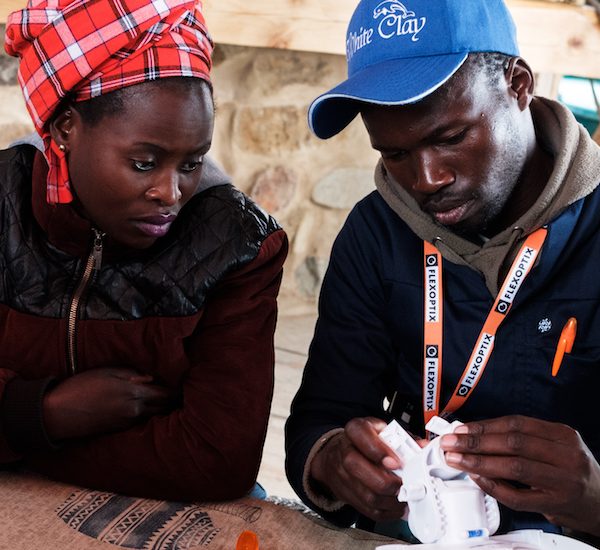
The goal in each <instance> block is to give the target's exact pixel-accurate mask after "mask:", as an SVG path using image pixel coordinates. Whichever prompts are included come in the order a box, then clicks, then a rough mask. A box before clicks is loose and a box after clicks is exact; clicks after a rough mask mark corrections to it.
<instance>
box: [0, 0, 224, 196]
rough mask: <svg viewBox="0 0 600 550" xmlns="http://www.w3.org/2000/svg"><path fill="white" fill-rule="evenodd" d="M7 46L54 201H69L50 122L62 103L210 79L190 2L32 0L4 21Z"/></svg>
mask: <svg viewBox="0 0 600 550" xmlns="http://www.w3.org/2000/svg"><path fill="white" fill-rule="evenodd" d="M5 49H6V51H7V53H8V54H9V55H13V56H17V57H19V58H20V59H21V62H20V65H19V83H20V85H21V88H22V90H23V95H24V97H25V103H26V105H27V109H28V110H29V113H30V115H31V118H32V120H33V122H34V124H35V127H36V129H37V131H38V133H39V134H40V135H41V137H42V139H43V140H44V145H45V155H46V158H47V160H48V164H49V167H50V170H49V173H48V188H47V189H48V191H47V198H48V202H49V203H51V204H55V203H67V202H70V201H71V200H72V198H73V197H72V194H71V191H70V185H69V175H68V171H67V169H66V167H67V163H66V158H65V154H64V153H63V152H62V151H60V150H59V149H58V147H57V146H56V144H55V143H52V142H51V139H50V134H49V132H48V130H47V122H48V120H49V119H50V118H51V117H52V114H53V113H54V111H55V109H56V107H57V106H58V104H59V103H60V102H61V100H62V99H63V98H64V97H66V96H70V97H71V98H72V99H73V100H75V101H84V100H86V99H90V98H93V97H97V96H99V95H102V94H105V93H108V92H111V91H114V90H117V89H120V88H124V87H126V86H132V85H134V84H139V83H142V82H146V81H150V80H157V79H159V78H167V77H173V76H189V77H196V78H202V79H204V80H207V81H208V80H210V76H209V75H210V69H211V54H212V49H213V43H212V40H211V38H210V35H209V34H208V31H207V28H206V24H205V21H204V17H203V15H202V10H201V5H200V3H199V1H197V0H196V1H195V0H75V1H73V0H30V1H29V3H28V5H27V7H26V8H25V9H23V10H19V11H16V12H13V13H12V14H11V15H10V16H9V18H8V21H7V24H6V39H5Z"/></svg>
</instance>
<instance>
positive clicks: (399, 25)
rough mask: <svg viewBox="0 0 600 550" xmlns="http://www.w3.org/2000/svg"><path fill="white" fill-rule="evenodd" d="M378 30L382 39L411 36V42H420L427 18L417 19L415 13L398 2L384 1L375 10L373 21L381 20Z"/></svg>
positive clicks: (394, 0) (393, 0)
mask: <svg viewBox="0 0 600 550" xmlns="http://www.w3.org/2000/svg"><path fill="white" fill-rule="evenodd" d="M380 17H382V19H381V21H380V22H379V27H377V30H378V32H379V36H381V38H385V39H388V38H392V36H405V35H410V37H411V40H412V41H413V42H416V41H417V40H419V37H418V36H417V35H418V34H419V33H420V32H421V30H422V29H423V27H424V26H425V23H427V18H426V17H417V16H416V15H415V12H414V11H410V10H409V9H407V8H406V6H405V5H404V4H403V3H402V2H399V1H398V0H384V1H383V2H381V3H380V4H379V5H378V6H377V7H376V8H375V9H374V10H373V19H379V18H380Z"/></svg>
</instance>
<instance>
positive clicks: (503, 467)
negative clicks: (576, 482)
mask: <svg viewBox="0 0 600 550" xmlns="http://www.w3.org/2000/svg"><path fill="white" fill-rule="evenodd" d="M446 462H447V463H448V465H449V466H452V467H455V468H457V469H460V470H464V471H466V472H468V473H470V474H476V475H478V476H482V477H484V478H488V479H505V480H510V481H517V482H519V483H522V484H525V485H527V486H532V487H542V488H545V487H553V486H555V485H556V483H557V480H560V479H561V478H565V470H564V468H558V467H554V466H552V465H549V464H544V463H542V462H537V461H535V460H529V459H526V458H523V457H519V456H490V455H476V454H460V453H454V452H450V453H446Z"/></svg>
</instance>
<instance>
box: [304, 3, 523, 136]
mask: <svg viewBox="0 0 600 550" xmlns="http://www.w3.org/2000/svg"><path fill="white" fill-rule="evenodd" d="M470 52H499V53H504V54H507V55H510V56H517V55H519V49H518V46H517V38H516V29H515V25H514V22H513V20H512V17H511V15H510V13H509V11H508V8H507V7H506V5H505V4H504V2H503V0H402V2H400V1H399V0H383V1H382V0H362V1H361V2H360V3H359V4H358V6H357V8H356V10H355V11H354V15H353V16H352V19H351V20H350V24H349V25H348V32H347V33H346V59H347V62H348V79H347V80H345V81H344V82H342V83H341V84H339V85H338V86H336V87H335V88H333V89H331V90H329V91H328V92H327V93H325V94H323V95H321V96H319V97H318V98H317V99H315V100H314V101H313V103H312V104H311V106H310V109H309V112H308V122H309V125H310V128H311V130H312V131H313V132H314V133H315V134H316V135H317V136H318V137H320V138H323V139H326V138H329V137H331V136H333V135H335V134H337V133H338V132H340V131H341V130H343V129H344V128H345V127H346V126H347V125H348V124H350V122H351V121H352V120H353V119H354V118H355V117H356V115H357V114H358V112H359V109H360V103H361V102H363V103H364V102H366V103H375V104H380V105H406V104H408V103H415V102H417V101H419V100H420V99H423V98H424V97H426V96H428V95H429V94H431V93H432V92H434V91H435V90H437V89H438V88H439V87H440V86H442V85H443V84H444V83H445V82H446V81H447V80H448V79H449V78H450V77H451V76H452V75H453V74H454V73H455V72H456V71H457V70H458V69H459V68H460V67H461V65H462V64H463V63H464V62H465V60H466V59H467V56H468V55H469V53H470Z"/></svg>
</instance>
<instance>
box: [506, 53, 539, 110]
mask: <svg viewBox="0 0 600 550" xmlns="http://www.w3.org/2000/svg"><path fill="white" fill-rule="evenodd" d="M505 75H506V82H507V84H508V86H509V93H510V94H511V95H513V97H515V98H516V99H517V102H518V104H519V108H520V109H521V111H524V110H525V109H527V108H528V107H529V104H530V103H531V100H532V99H533V92H534V88H535V77H534V76H533V71H532V70H531V67H529V65H528V64H527V62H526V61H525V60H524V59H523V58H521V57H513V58H511V60H510V61H509V64H508V69H507V70H506V72H505Z"/></svg>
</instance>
